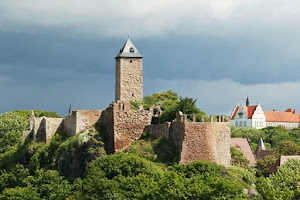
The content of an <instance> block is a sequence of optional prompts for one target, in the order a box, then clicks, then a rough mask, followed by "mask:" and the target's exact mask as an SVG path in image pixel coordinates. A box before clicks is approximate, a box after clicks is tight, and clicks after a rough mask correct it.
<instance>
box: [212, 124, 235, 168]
mask: <svg viewBox="0 0 300 200" xmlns="http://www.w3.org/2000/svg"><path fill="white" fill-rule="evenodd" d="M212 131H213V132H212V133H217V161H218V164H220V165H224V166H225V167H229V166H230V160H231V154H230V144H231V141H230V122H217V123H214V128H213V129H212Z"/></svg>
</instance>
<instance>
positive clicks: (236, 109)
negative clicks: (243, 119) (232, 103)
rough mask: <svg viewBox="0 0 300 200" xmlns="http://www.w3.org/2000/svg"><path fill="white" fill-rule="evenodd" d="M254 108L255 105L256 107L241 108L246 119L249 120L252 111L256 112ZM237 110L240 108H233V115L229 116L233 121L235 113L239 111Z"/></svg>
mask: <svg viewBox="0 0 300 200" xmlns="http://www.w3.org/2000/svg"><path fill="white" fill-rule="evenodd" d="M256 107H257V105H256V106H248V107H247V106H243V108H244V111H245V113H246V115H247V116H248V119H251V117H252V115H253V113H254V111H255V110H256ZM239 108H240V107H239V106H236V107H235V110H234V112H233V114H232V116H231V119H233V118H234V117H235V115H236V113H237V111H238V110H239Z"/></svg>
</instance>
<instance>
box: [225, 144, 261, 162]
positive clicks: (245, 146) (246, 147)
mask: <svg viewBox="0 0 300 200" xmlns="http://www.w3.org/2000/svg"><path fill="white" fill-rule="evenodd" d="M230 142H231V146H233V147H235V148H239V149H240V150H241V151H242V152H243V153H244V156H245V158H247V159H248V160H249V161H250V163H249V166H255V164H256V161H255V159H254V156H253V153H252V150H251V147H250V145H249V143H248V140H247V139H246V138H230Z"/></svg>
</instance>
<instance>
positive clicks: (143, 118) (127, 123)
mask: <svg viewBox="0 0 300 200" xmlns="http://www.w3.org/2000/svg"><path fill="white" fill-rule="evenodd" d="M113 117H114V130H113V132H114V150H115V151H122V150H124V149H125V148H126V147H128V146H129V145H130V144H131V143H132V142H133V141H134V140H137V139H139V138H140V137H141V135H142V133H143V131H144V128H145V126H147V125H150V124H151V119H152V113H151V111H149V110H143V109H138V110H133V109H131V105H130V103H129V102H126V101H118V102H117V103H115V104H113Z"/></svg>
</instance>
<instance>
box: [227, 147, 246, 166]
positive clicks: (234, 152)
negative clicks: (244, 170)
mask: <svg viewBox="0 0 300 200" xmlns="http://www.w3.org/2000/svg"><path fill="white" fill-rule="evenodd" d="M230 153H231V164H232V165H235V166H240V167H246V166H248V164H249V163H250V161H249V160H248V159H247V158H245V157H244V153H243V152H242V151H240V150H238V149H237V148H235V147H232V146H231V147H230Z"/></svg>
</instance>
